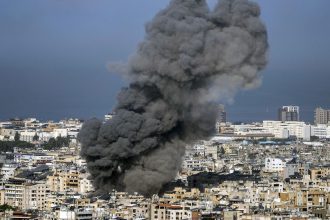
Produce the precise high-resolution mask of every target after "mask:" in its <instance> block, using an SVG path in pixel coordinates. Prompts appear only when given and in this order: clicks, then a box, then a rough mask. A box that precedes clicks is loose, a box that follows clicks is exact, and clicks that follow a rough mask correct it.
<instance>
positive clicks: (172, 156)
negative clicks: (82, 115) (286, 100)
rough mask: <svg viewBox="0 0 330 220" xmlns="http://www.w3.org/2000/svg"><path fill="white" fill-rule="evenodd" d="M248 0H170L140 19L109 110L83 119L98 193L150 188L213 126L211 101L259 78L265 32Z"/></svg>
mask: <svg viewBox="0 0 330 220" xmlns="http://www.w3.org/2000/svg"><path fill="white" fill-rule="evenodd" d="M259 16H260V9H259V6H258V5H257V4H256V3H254V2H250V1H247V0H221V1H219V2H218V4H217V5H216V6H215V8H214V9H212V10H211V9H209V7H208V5H207V3H206V1H205V0H172V1H171V2H170V3H169V5H168V7H167V8H165V9H164V10H162V11H160V12H159V13H158V14H157V15H156V16H155V18H154V19H153V20H152V21H151V22H150V23H148V24H147V25H146V36H145V39H144V40H143V42H142V43H141V44H140V45H139V46H138V49H137V51H136V53H135V54H134V55H133V56H132V57H131V59H130V60H129V61H128V63H127V64H126V65H125V66H120V68H119V66H118V65H116V64H112V65H110V68H112V69H113V70H114V69H115V70H117V71H118V70H120V72H121V73H122V74H124V75H125V77H126V78H128V79H129V80H130V84H129V86H128V87H127V88H123V89H122V91H121V92H120V93H119V95H118V104H117V106H116V108H115V110H114V111H115V115H114V117H113V118H112V119H111V120H110V121H107V122H105V123H104V122H102V121H99V120H97V119H91V120H89V121H87V122H86V123H85V124H84V125H83V128H82V130H81V132H80V134H79V140H80V142H81V144H82V149H81V155H82V156H83V157H84V158H85V159H86V160H87V165H88V170H89V172H90V174H91V178H92V179H93V181H94V186H95V188H96V190H98V191H99V192H109V191H111V190H112V189H117V190H123V191H127V192H131V193H132V192H139V193H142V194H144V195H151V194H153V193H157V192H158V191H159V190H160V189H161V188H162V186H163V185H164V184H166V183H167V182H169V181H171V180H173V179H174V178H175V176H176V174H177V172H178V170H179V169H180V166H181V162H182V157H183V155H184V152H185V146H186V145H188V144H191V143H193V142H194V141H196V140H200V139H207V138H208V137H210V136H211V135H212V134H214V132H215V131H214V130H215V122H216V117H217V103H218V102H219V101H224V100H228V99H231V98H232V97H233V95H234V94H235V92H237V91H238V90H239V89H241V88H253V87H255V86H257V85H259V83H260V71H261V70H262V69H263V68H264V67H265V65H266V63H267V58H266V54H267V49H268V43H267V32H266V28H265V26H264V24H263V23H262V21H261V20H260V18H259Z"/></svg>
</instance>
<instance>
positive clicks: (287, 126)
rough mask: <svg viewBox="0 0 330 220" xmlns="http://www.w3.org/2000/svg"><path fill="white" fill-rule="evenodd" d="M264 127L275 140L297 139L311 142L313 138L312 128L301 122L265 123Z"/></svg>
mask: <svg viewBox="0 0 330 220" xmlns="http://www.w3.org/2000/svg"><path fill="white" fill-rule="evenodd" d="M263 127H264V128H265V129H266V130H267V131H268V132H269V133H271V134H274V135H275V138H282V139H286V138H289V137H296V138H297V139H301V140H305V141H309V140H310V137H311V126H310V125H307V124H306V123H305V122H300V121H287V122H282V121H263Z"/></svg>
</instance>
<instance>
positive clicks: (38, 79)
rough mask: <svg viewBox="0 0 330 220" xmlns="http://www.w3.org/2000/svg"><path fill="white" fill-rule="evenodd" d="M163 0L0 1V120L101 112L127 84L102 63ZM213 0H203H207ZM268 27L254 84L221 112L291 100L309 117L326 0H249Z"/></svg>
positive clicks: (329, 91)
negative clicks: (258, 81) (259, 80)
mask: <svg viewBox="0 0 330 220" xmlns="http://www.w3.org/2000/svg"><path fill="white" fill-rule="evenodd" d="M168 2H169V0H157V1H151V0H139V1H132V0H120V1H115V0H27V1H20V0H0V120H1V119H2V120H4V119H8V118H12V117H37V118H39V119H42V120H49V119H53V120H58V119H61V118H70V117H78V118H84V119H87V118H91V117H103V115H104V114H106V113H108V112H111V110H112V108H113V107H114V106H115V104H116V96H117V94H118V91H119V90H120V88H121V87H122V86H125V85H127V83H128V82H127V81H124V80H123V79H122V78H121V76H120V75H117V74H112V73H109V71H108V70H107V68H106V66H107V63H109V62H114V61H123V62H125V61H127V60H128V59H129V57H130V56H131V55H132V54H134V52H135V50H136V48H137V45H138V43H139V42H141V41H142V40H143V37H144V25H145V23H146V22H148V21H150V20H151V19H152V18H153V16H154V15H155V14H156V13H157V12H158V11H159V10H160V9H162V8H164V7H166V5H167V4H168ZM215 2H216V0H210V1H209V4H210V7H212V6H213V5H214V4H215ZM257 2H258V3H259V4H260V7H261V10H262V19H263V21H264V23H265V24H266V26H267V30H268V34H269V44H270V50H269V55H268V56H269V64H268V66H267V68H266V69H265V70H264V71H263V84H262V85H261V86H260V87H259V88H256V89H254V90H249V91H240V92H239V93H238V94H237V96H236V97H235V100H234V102H233V103H231V104H227V105H226V110H227V115H228V119H229V120H230V121H233V122H236V121H243V122H249V121H262V120H264V119H276V118H277V109H278V108H279V107H280V106H282V105H299V106H300V111H301V119H302V120H305V121H310V122H311V121H313V111H314V108H315V107H318V106H321V107H324V108H330V86H329V82H330V62H329V60H328V59H329V57H330V43H329V39H330V25H329V24H328V22H329V21H330V13H328V8H329V7H330V1H329V0H314V1H310V0H291V1H288V0H257Z"/></svg>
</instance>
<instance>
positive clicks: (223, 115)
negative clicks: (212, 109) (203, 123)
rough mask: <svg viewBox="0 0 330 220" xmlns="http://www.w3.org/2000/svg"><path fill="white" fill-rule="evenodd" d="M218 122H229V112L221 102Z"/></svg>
mask: <svg viewBox="0 0 330 220" xmlns="http://www.w3.org/2000/svg"><path fill="white" fill-rule="evenodd" d="M217 121H218V123H226V122H227V113H226V111H225V106H224V105H222V104H220V105H219V112H218V118H217Z"/></svg>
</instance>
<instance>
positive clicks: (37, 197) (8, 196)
mask: <svg viewBox="0 0 330 220" xmlns="http://www.w3.org/2000/svg"><path fill="white" fill-rule="evenodd" d="M3 191H4V197H3V199H4V201H1V202H3V203H6V204H8V205H10V206H14V207H17V208H19V209H22V210H26V209H38V210H44V209H45V207H46V200H47V197H48V195H49V193H50V191H49V189H48V187H47V185H46V184H45V183H44V182H40V183H27V182H26V180H23V179H10V180H9V181H8V183H6V184H5V188H4V190H3ZM1 197H2V192H1ZM1 200H2V198H1Z"/></svg>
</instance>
